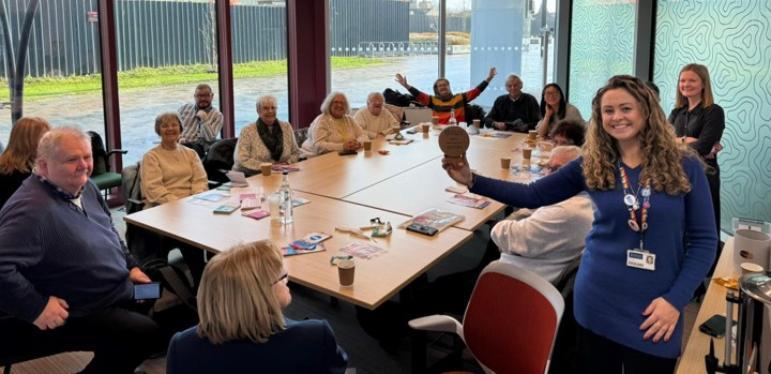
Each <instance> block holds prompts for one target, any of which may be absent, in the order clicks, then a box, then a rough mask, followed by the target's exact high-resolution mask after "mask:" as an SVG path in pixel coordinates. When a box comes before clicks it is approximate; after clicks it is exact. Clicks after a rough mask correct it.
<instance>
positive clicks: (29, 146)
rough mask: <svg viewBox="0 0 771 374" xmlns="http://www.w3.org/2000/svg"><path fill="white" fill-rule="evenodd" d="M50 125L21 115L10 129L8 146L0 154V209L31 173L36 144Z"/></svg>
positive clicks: (44, 121)
mask: <svg viewBox="0 0 771 374" xmlns="http://www.w3.org/2000/svg"><path fill="white" fill-rule="evenodd" d="M50 129H51V125H49V124H48V121H46V120H44V119H42V118H40V117H23V118H21V119H19V120H18V121H17V122H16V125H15V126H13V129H12V130H11V136H10V139H9V140H8V148H6V149H5V151H3V153H2V154H0V209H2V208H3V205H5V202H6V201H8V199H9V198H11V195H13V193H14V192H16V190H17V189H18V188H19V186H21V183H22V182H24V180H25V179H27V177H29V176H30V174H32V168H33V166H34V165H35V158H36V156H37V144H38V143H39V142H40V138H42V137H43V135H44V134H45V133H47V132H48V130H50Z"/></svg>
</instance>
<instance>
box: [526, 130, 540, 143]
mask: <svg viewBox="0 0 771 374" xmlns="http://www.w3.org/2000/svg"><path fill="white" fill-rule="evenodd" d="M527 138H528V140H530V141H533V142H534V141H535V139H536V138H538V131H535V130H530V131H528V132H527Z"/></svg>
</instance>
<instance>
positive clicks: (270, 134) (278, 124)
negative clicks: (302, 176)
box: [233, 96, 300, 174]
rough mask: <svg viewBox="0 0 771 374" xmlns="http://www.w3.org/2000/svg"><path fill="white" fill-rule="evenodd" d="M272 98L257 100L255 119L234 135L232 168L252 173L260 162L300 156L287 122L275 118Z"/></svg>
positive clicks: (274, 105)
mask: <svg viewBox="0 0 771 374" xmlns="http://www.w3.org/2000/svg"><path fill="white" fill-rule="evenodd" d="M277 106H278V105H277V102H276V98H275V97H273V96H262V97H260V98H259V99H257V114H259V117H257V121H255V122H254V123H250V124H248V125H246V127H244V128H243V129H242V130H241V135H240V136H239V137H238V143H237V144H236V150H235V152H234V155H233V156H234V159H235V160H234V161H235V163H234V165H233V169H234V170H239V171H243V172H245V173H247V174H256V173H257V171H258V170H260V164H261V163H263V162H270V163H289V164H291V163H295V162H297V161H299V159H300V148H299V147H298V146H297V140H296V139H295V137H294V130H293V129H292V125H291V124H289V122H284V121H280V120H278V118H277V117H276V109H277Z"/></svg>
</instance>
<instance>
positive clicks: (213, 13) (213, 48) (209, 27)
mask: <svg viewBox="0 0 771 374" xmlns="http://www.w3.org/2000/svg"><path fill="white" fill-rule="evenodd" d="M214 2H215V0H209V3H208V4H207V12H206V17H204V20H203V25H201V27H200V28H199V29H198V31H199V32H200V33H201V39H202V40H203V48H204V51H205V52H206V57H207V59H208V60H209V61H208V62H209V72H211V73H214V72H216V71H217V39H216V37H215V36H216V35H217V8H216V5H215V4H214Z"/></svg>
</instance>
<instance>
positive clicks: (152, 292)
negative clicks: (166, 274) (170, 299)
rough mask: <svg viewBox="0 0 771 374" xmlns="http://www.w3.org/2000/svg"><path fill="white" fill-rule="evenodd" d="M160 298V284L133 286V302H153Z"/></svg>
mask: <svg viewBox="0 0 771 374" xmlns="http://www.w3.org/2000/svg"><path fill="white" fill-rule="evenodd" d="M160 297H161V284H160V283H158V282H153V283H142V284H135V285H134V300H155V299H160Z"/></svg>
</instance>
